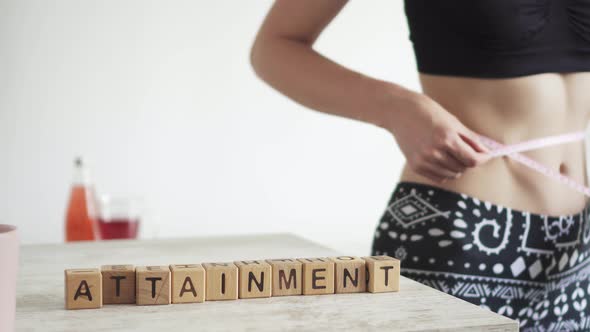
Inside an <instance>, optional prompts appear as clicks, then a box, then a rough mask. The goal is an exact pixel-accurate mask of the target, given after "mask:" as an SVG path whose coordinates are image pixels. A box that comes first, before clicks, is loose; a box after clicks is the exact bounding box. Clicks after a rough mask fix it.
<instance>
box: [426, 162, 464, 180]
mask: <svg viewBox="0 0 590 332" xmlns="http://www.w3.org/2000/svg"><path fill="white" fill-rule="evenodd" d="M420 171H421V172H423V173H425V174H432V175H435V176H436V177H437V178H440V179H455V178H457V177H458V176H459V175H460V174H461V173H459V172H455V171H452V170H449V169H447V168H444V167H441V166H440V165H438V164H436V163H425V164H423V165H421V166H420V167H419V172H420Z"/></svg>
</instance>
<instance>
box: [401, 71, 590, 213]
mask: <svg viewBox="0 0 590 332" xmlns="http://www.w3.org/2000/svg"><path fill="white" fill-rule="evenodd" d="M420 82H421V85H422V89H423V92H424V93H425V94H426V95H428V96H430V97H431V98H433V99H434V100H436V101H437V102H438V103H439V104H441V105H442V106H443V107H444V108H445V109H446V110H448V111H449V112H450V113H452V114H454V115H455V116H457V118H458V119H459V120H461V121H462V122H463V123H464V124H465V125H466V126H467V127H469V128H470V129H472V130H474V131H475V132H477V133H480V134H482V135H485V136H488V137H491V138H493V139H495V140H497V141H499V142H501V143H504V144H512V143H518V142H522V141H525V140H529V139H534V138H540V137H543V136H549V135H556V134H562V133H567V132H572V131H579V130H583V129H585V127H586V124H587V122H588V120H589V115H590V89H588V87H590V72H580V73H543V74H536V75H530V76H522V77H516V78H507V79H480V78H467V77H457V76H444V75H431V74H425V73H421V74H420ZM523 154H524V155H526V156H528V157H530V158H533V159H535V160H537V161H539V162H541V163H543V164H544V165H546V166H547V167H549V168H551V169H554V170H556V171H561V173H562V174H564V175H567V176H569V177H571V178H572V179H574V180H576V181H578V182H580V183H585V184H586V183H587V181H586V176H585V164H584V146H583V143H581V142H577V143H568V144H564V145H558V146H553V147H548V148H543V149H539V150H534V151H529V152H524V153H523ZM401 180H407V181H415V182H421V183H426V184H431V185H434V186H438V187H442V188H445V189H449V190H454V191H458V192H462V193H465V194H468V195H471V196H474V197H478V198H481V199H484V200H487V201H490V202H493V203H496V204H500V205H504V206H508V207H511V208H514V209H519V210H525V211H531V212H535V213H541V214H548V215H561V214H570V213H575V212H579V211H581V210H582V209H583V207H584V206H585V204H586V198H585V197H584V196H582V195H581V194H579V193H577V192H575V191H572V190H571V189H570V188H568V187H566V186H565V185H563V184H561V183H559V182H557V181H555V180H553V179H551V178H548V177H546V176H544V175H542V174H540V173H537V172H535V171H532V170H531V169H529V168H527V167H526V166H523V165H521V164H518V163H516V162H514V161H512V160H511V159H509V158H506V157H503V158H494V159H492V160H491V161H489V162H487V163H486V164H484V165H481V166H478V167H476V168H473V169H470V170H469V171H467V172H465V173H464V174H463V175H462V176H461V177H460V178H458V179H455V180H449V181H447V182H445V183H442V184H441V183H435V182H432V181H431V180H429V179H428V178H425V177H423V176H421V175H419V174H417V173H415V172H413V171H412V170H411V169H410V168H409V167H408V166H407V165H406V166H405V167H404V169H403V171H402V174H401Z"/></svg>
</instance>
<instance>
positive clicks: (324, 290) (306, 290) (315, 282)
mask: <svg viewBox="0 0 590 332" xmlns="http://www.w3.org/2000/svg"><path fill="white" fill-rule="evenodd" d="M298 260H299V261H300V262H301V263H303V295H320V294H334V262H333V261H332V260H330V259H329V258H300V259H298Z"/></svg>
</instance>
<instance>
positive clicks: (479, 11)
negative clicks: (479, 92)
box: [404, 0, 590, 78]
mask: <svg viewBox="0 0 590 332" xmlns="http://www.w3.org/2000/svg"><path fill="white" fill-rule="evenodd" d="M404 6H405V13H406V17H407V19H408V26H409V29H410V36H409V37H410V40H411V41H412V43H413V47H414V53H415V56H416V62H417V65H418V70H419V71H420V72H423V73H429V74H438V75H452V76H469V77H487V78H506V77H516V76H524V75H531V74H538V73H547V72H580V71H590V0H405V3H404Z"/></svg>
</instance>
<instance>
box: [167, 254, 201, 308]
mask: <svg viewBox="0 0 590 332" xmlns="http://www.w3.org/2000/svg"><path fill="white" fill-rule="evenodd" d="M170 271H172V303H190V302H204V301H205V269H203V267H202V266H201V264H188V265H170Z"/></svg>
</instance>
